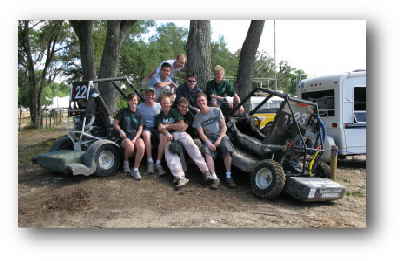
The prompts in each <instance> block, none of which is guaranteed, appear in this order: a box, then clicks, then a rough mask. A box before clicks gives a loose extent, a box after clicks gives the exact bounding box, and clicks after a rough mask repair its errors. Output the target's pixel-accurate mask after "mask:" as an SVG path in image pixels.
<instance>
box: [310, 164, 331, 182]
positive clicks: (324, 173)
mask: <svg viewBox="0 0 400 261" xmlns="http://www.w3.org/2000/svg"><path fill="white" fill-rule="evenodd" d="M314 175H315V176H316V177H319V178H329V177H330V176H331V167H330V166H329V165H328V164H327V163H326V162H323V161H322V160H319V161H318V165H317V167H316V168H315V172H314Z"/></svg>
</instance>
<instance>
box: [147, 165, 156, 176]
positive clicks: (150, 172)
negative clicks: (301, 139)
mask: <svg viewBox="0 0 400 261" xmlns="http://www.w3.org/2000/svg"><path fill="white" fill-rule="evenodd" d="M147 173H148V174H153V173H154V163H147Z"/></svg>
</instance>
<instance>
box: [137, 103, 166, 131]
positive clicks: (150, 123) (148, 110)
mask: <svg viewBox="0 0 400 261" xmlns="http://www.w3.org/2000/svg"><path fill="white" fill-rule="evenodd" d="M160 109H161V106H160V104H159V103H152V104H146V103H141V104H139V105H138V113H140V115H141V116H142V118H143V120H144V128H145V129H146V130H152V129H155V128H156V126H155V117H156V116H157V115H158V114H160Z"/></svg>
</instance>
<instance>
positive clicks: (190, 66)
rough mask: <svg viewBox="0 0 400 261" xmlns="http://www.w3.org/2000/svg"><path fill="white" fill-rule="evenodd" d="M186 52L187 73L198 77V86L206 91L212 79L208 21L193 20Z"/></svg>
mask: <svg viewBox="0 0 400 261" xmlns="http://www.w3.org/2000/svg"><path fill="white" fill-rule="evenodd" d="M186 52H187V56H188V60H187V71H189V72H192V73H195V74H196V75H197V81H198V86H200V87H201V88H203V89H205V87H206V84H207V81H208V80H209V79H210V78H211V25H210V21H208V20H191V21H190V27H189V36H188V40H187V47H186Z"/></svg>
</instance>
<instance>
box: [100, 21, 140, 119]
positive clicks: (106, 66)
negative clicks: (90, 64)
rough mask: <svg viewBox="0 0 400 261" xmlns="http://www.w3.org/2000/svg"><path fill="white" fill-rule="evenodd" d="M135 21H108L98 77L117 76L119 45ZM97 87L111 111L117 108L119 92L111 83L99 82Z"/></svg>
mask: <svg viewBox="0 0 400 261" xmlns="http://www.w3.org/2000/svg"><path fill="white" fill-rule="evenodd" d="M135 22H136V21H134V20H132V21H108V22H107V36H106V42H105V45H104V49H103V55H102V57H101V63H100V73H99V77H100V78H108V77H115V76H117V73H118V69H119V58H120V47H121V43H122V42H123V41H124V40H125V39H126V37H127V36H128V33H129V28H130V27H131V26H132V25H133V24H134V23H135ZM99 89H100V92H101V94H102V97H103V99H104V101H105V103H106V104H107V105H108V107H109V109H110V111H111V113H114V112H115V111H116V110H117V102H118V98H119V93H118V92H117V91H116V90H115V89H114V88H113V87H112V83H100V84H99Z"/></svg>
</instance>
